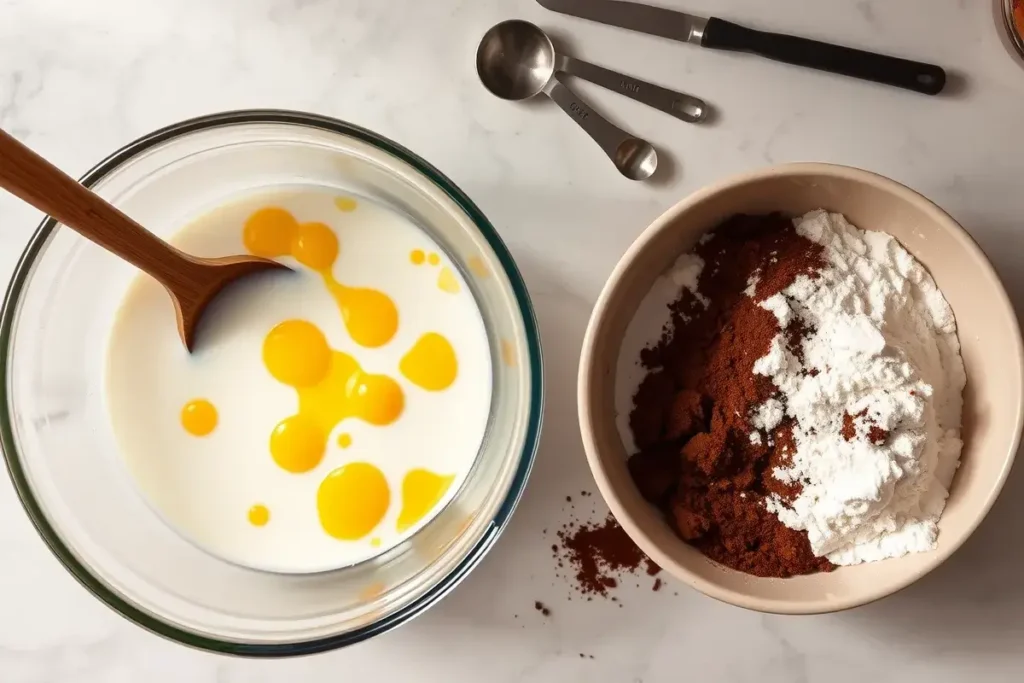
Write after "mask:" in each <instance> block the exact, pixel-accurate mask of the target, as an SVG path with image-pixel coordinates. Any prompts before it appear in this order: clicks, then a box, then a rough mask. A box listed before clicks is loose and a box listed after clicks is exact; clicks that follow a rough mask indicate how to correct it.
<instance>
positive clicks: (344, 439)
mask: <svg viewBox="0 0 1024 683" xmlns="http://www.w3.org/2000/svg"><path fill="white" fill-rule="evenodd" d="M338 445H339V446H341V447H342V448H348V447H349V446H351V445H352V435H351V434H342V435H340V436H339V437H338Z"/></svg>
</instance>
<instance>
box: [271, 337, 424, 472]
mask: <svg viewBox="0 0 1024 683" xmlns="http://www.w3.org/2000/svg"><path fill="white" fill-rule="evenodd" d="M263 362H264V364H265V365H266V367H267V370H268V371H269V372H270V374H271V375H272V376H273V377H274V378H276V379H277V380H278V381H280V382H283V383H284V384H287V385H289V386H291V387H292V388H294V389H295V391H296V392H297V393H298V398H299V410H298V413H297V414H295V415H292V416H291V417H287V418H285V419H284V420H281V422H279V423H278V425H277V426H276V427H275V428H274V431H273V432H271V435H270V454H271V456H273V458H274V462H276V463H277V464H278V465H279V466H280V467H281V468H282V469H284V470H287V471H288V472H296V473H298V472H308V471H309V470H311V469H313V468H315V467H316V466H317V465H319V464H320V461H321V460H322V459H323V457H324V453H325V452H326V450H327V437H328V435H330V434H331V432H333V431H334V428H335V427H336V426H337V425H338V423H340V422H341V421H342V420H344V419H346V418H350V417H354V418H358V419H360V420H363V421H364V422H368V423H370V424H372V425H377V426H384V425H388V424H391V423H392V422H394V421H395V420H397V419H398V416H399V415H401V414H402V410H403V409H404V408H405V395H404V394H403V393H402V388H401V387H400V386H399V385H398V383H397V382H396V381H395V380H393V379H391V378H390V377H388V376H386V375H375V374H372V373H368V372H364V371H363V369H362V368H361V367H360V366H359V363H358V361H356V359H355V358H353V357H352V356H350V355H348V354H347V353H344V352H342V351H335V350H332V349H331V348H330V347H329V346H328V345H327V340H326V339H325V338H324V336H323V333H322V332H321V331H320V330H319V329H318V328H317V327H316V326H315V325H313V324H312V323H310V322H307V321H305V320H287V321H285V322H283V323H281V324H280V325H278V326H277V327H275V328H274V329H272V330H271V331H270V333H269V334H268V335H267V337H266V339H265V340H264V342H263ZM345 436H347V435H342V437H345ZM348 443H351V437H349V439H348ZM339 444H340V445H341V446H342V448H344V447H345V446H346V444H345V443H342V442H341V441H340V440H339Z"/></svg>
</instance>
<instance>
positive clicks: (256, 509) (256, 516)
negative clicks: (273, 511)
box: [249, 505, 270, 526]
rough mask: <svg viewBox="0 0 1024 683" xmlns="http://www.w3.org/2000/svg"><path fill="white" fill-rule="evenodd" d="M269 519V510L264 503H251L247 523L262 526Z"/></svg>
mask: <svg viewBox="0 0 1024 683" xmlns="http://www.w3.org/2000/svg"><path fill="white" fill-rule="evenodd" d="M269 521H270V510H268V509H267V506H266V505H253V506H252V507H251V508H249V523H250V524H252V525H253V526H263V525H265V524H266V523H267V522H269Z"/></svg>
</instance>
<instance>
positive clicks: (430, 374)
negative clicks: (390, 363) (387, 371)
mask: <svg viewBox="0 0 1024 683" xmlns="http://www.w3.org/2000/svg"><path fill="white" fill-rule="evenodd" d="M398 369H399V370H400V371H401V372H402V374H403V375H405V377H406V379H408V380H409V381H410V382H412V383H413V384H415V385H416V386H418V387H421V388H423V389H426V390H427V391H441V390H442V389H447V388H448V387H449V386H451V384H452V382H454V381H455V377H456V375H458V372H459V364H458V361H457V360H456V358H455V349H453V348H452V345H451V343H449V341H448V340H447V339H445V338H444V337H442V336H441V335H439V334H438V333H436V332H427V333H426V334H424V335H423V336H422V337H420V338H419V339H418V340H417V341H416V343H415V344H413V347H412V348H411V349H409V351H408V352H407V353H406V354H405V355H404V356H402V360H400V361H399V363H398Z"/></svg>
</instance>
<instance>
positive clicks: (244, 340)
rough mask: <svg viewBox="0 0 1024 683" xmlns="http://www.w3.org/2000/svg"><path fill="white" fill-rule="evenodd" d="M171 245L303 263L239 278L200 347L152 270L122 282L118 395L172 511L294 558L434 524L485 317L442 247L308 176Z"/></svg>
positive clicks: (147, 483)
mask: <svg viewBox="0 0 1024 683" xmlns="http://www.w3.org/2000/svg"><path fill="white" fill-rule="evenodd" d="M174 242H175V243H176V244H177V245H179V246H181V247H183V248H185V249H186V250H187V251H189V252H191V253H198V254H207V253H209V254H220V253H235V252H239V251H242V250H243V249H244V250H245V251H247V252H248V253H252V254H255V255H259V256H264V257H269V258H275V259H280V260H283V261H284V262H286V263H287V264H288V265H290V266H292V267H293V268H294V269H295V271H296V272H295V273H293V274H290V275H284V276H281V277H274V278H268V279H266V280H261V281H259V282H256V283H254V284H253V285H252V286H249V285H248V284H247V285H245V286H244V287H242V288H239V290H238V291H235V292H233V293H231V294H230V295H229V296H228V299H227V300H226V301H225V303H224V304H223V305H219V307H218V308H217V309H215V310H213V311H212V312H213V313H214V316H213V318H212V319H211V321H210V322H209V323H204V328H203V329H202V330H200V333H201V334H203V335H204V336H205V339H204V342H203V345H202V348H201V349H200V350H199V351H198V352H197V353H195V354H193V355H191V356H190V355H188V354H186V353H185V352H184V351H183V350H181V349H180V348H177V347H176V346H175V345H174V343H173V342H174V341H175V339H174V336H173V334H171V333H172V332H173V329H172V328H171V327H169V325H173V315H170V314H169V311H168V310H166V309H167V307H166V306H165V305H164V304H163V302H162V301H161V299H160V297H159V294H160V291H159V285H157V284H156V283H155V282H153V281H152V280H150V279H148V278H146V277H145V276H140V277H139V278H137V279H136V280H135V281H134V282H132V284H131V286H130V287H129V289H128V292H127V294H126V295H125V298H124V301H123V302H122V304H121V307H120V310H119V313H118V316H117V319H116V321H115V324H114V327H113V330H112V333H111V336H110V342H109V349H108V358H107V381H106V400H107V408H108V413H109V417H110V420H111V422H112V426H113V428H114V433H115V436H116V438H117V441H118V445H119V446H120V450H121V455H122V457H123V459H124V460H125V462H126V464H127V465H128V469H129V471H130V472H131V475H132V477H133V479H134V481H135V483H136V484H137V485H138V487H139V489H140V490H141V492H142V494H143V495H144V497H145V498H146V499H147V500H148V501H149V502H150V504H151V505H152V506H153V507H154V508H155V509H156V510H157V511H158V512H159V514H160V515H161V516H162V517H163V518H164V519H165V521H167V522H168V523H169V524H170V525H171V526H172V527H173V528H174V529H175V530H177V531H178V532H179V533H181V534H182V535H184V536H185V537H187V538H189V539H190V540H192V541H194V542H195V543H197V544H198V545H200V546H202V547H203V548H205V549H206V550H207V551H209V552H211V553H213V554H215V555H218V556H220V557H223V558H224V559H227V560H229V561H231V562H234V563H237V564H241V565H245V566H249V567H253V568H256V569H264V570H270V571H281V572H300V573H301V572H310V571H322V570H325V569H332V568H336V567H342V566H347V565H351V564H353V563H356V562H359V561H362V560H365V559H368V558H371V557H373V556H375V555H378V554H380V553H383V552H386V551H387V550H388V549H390V548H393V547H394V546H395V545H397V544H398V543H400V542H401V541H402V540H403V539H405V538H407V537H408V536H409V535H410V534H412V533H414V532H415V531H416V530H417V529H419V528H420V527H422V526H423V525H424V524H425V523H426V522H428V521H429V520H430V519H431V518H432V517H433V516H434V515H435V514H436V513H437V512H438V511H439V510H440V509H441V508H442V507H443V506H444V504H445V503H446V502H447V501H448V500H449V499H450V498H451V497H452V496H453V495H454V493H455V491H456V490H457V489H458V487H459V485H460V484H461V482H462V480H463V479H464V478H465V476H466V475H467V473H468V472H469V470H470V468H471V466H472V464H473V462H474V460H475V458H476V455H477V452H478V450H479V448H480V443H481V440H482V438H483V433H484V430H485V427H486V423H487V416H488V410H489V406H490V392H491V360H490V354H489V345H488V341H487V336H486V333H485V331H484V326H483V321H482V319H481V316H480V312H479V310H478V309H477V306H476V303H475V300H474V297H473V295H472V293H471V292H470V290H469V289H468V288H467V287H466V284H465V282H464V281H463V279H462V276H461V275H460V274H459V272H458V271H457V269H456V268H455V267H454V266H453V265H452V264H450V263H448V262H447V259H446V258H445V257H444V256H443V255H442V254H443V252H442V250H441V248H440V247H439V246H438V245H437V244H436V243H434V242H433V240H431V238H430V237H429V236H428V235H427V234H426V233H424V232H423V231H421V230H420V229H419V228H417V227H416V226H415V225H414V224H413V223H411V222H410V221H409V220H408V219H406V218H405V217H404V216H401V215H399V214H397V213H395V212H393V211H390V210H388V209H385V208H384V207H383V206H381V205H379V204H376V203H374V202H372V201H370V200H367V199H363V198H359V199H355V198H352V197H347V196H346V197H336V196H334V195H333V194H330V193H326V192H323V191H316V190H312V189H302V190H295V191H282V192H278V193H275V194H269V195H256V196H252V197H249V198H246V199H244V200H240V201H238V202H236V203H233V204H230V205H228V206H225V207H222V208H221V209H218V210H215V211H213V212H212V213H210V214H208V215H206V216H203V217H201V218H199V219H198V220H197V221H195V222H193V223H192V224H190V225H188V226H187V227H185V228H184V229H183V230H182V231H181V232H180V233H179V234H178V235H177V236H176V238H175V239H174Z"/></svg>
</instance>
